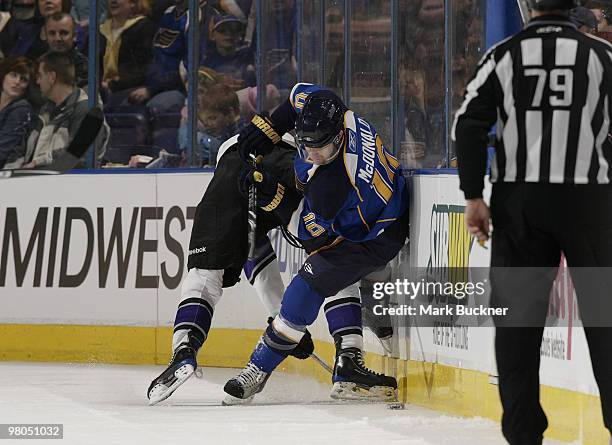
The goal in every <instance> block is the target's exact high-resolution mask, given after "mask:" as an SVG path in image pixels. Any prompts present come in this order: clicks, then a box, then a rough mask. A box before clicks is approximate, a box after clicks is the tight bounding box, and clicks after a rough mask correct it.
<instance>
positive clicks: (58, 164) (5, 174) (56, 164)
mask: <svg viewBox="0 0 612 445" xmlns="http://www.w3.org/2000/svg"><path fill="white" fill-rule="evenodd" d="M103 122H104V115H103V114H102V110H101V109H100V107H94V108H92V109H91V110H89V111H88V112H87V114H86V115H85V117H84V118H83V121H82V122H81V125H79V128H78V130H77V132H76V134H75V135H74V138H73V139H72V141H71V142H70V145H68V148H67V149H66V152H65V153H63V154H62V155H60V156H59V157H58V158H57V159H55V160H54V161H53V162H52V163H51V164H50V165H48V166H45V168H44V169H39V170H37V169H35V168H34V169H14V170H0V179H9V178H23V177H27V176H45V175H61V174H62V173H66V172H67V171H68V170H71V169H72V168H74V166H75V165H76V164H77V162H79V160H80V159H81V158H82V157H83V155H84V154H85V153H86V152H87V149H88V148H89V146H90V145H91V144H92V143H93V141H94V140H95V139H96V136H98V133H99V131H100V128H102V123H103Z"/></svg>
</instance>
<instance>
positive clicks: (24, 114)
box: [0, 57, 33, 168]
mask: <svg viewBox="0 0 612 445" xmlns="http://www.w3.org/2000/svg"><path fill="white" fill-rule="evenodd" d="M31 77H32V65H31V63H30V61H29V60H28V59H26V58H25V57H9V58H7V59H4V60H3V61H2V62H0V85H1V87H0V168H2V167H4V164H5V163H6V161H7V159H8V158H9V157H10V155H11V154H12V153H14V152H15V151H16V150H17V149H18V147H20V146H22V145H23V144H24V142H25V139H26V137H27V134H28V132H29V131H30V127H31V125H32V114H33V112H32V106H31V105H30V104H29V103H28V101H27V100H26V99H25V96H26V93H27V90H28V85H29V83H30V79H31Z"/></svg>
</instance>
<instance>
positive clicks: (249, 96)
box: [236, 83, 281, 122]
mask: <svg viewBox="0 0 612 445" xmlns="http://www.w3.org/2000/svg"><path fill="white" fill-rule="evenodd" d="M236 95H238V101H239V102H240V117H241V118H242V119H244V120H245V121H247V122H250V121H251V119H252V118H253V116H255V115H256V114H257V87H248V88H243V89H241V90H238V91H236ZM280 104H281V95H280V91H278V88H276V86H275V85H273V84H271V83H269V84H268V85H266V96H265V97H264V103H263V109H264V110H266V111H267V112H268V113H273V112H274V110H276V108H277V107H278V106H279V105H280Z"/></svg>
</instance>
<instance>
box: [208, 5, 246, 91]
mask: <svg viewBox="0 0 612 445" xmlns="http://www.w3.org/2000/svg"><path fill="white" fill-rule="evenodd" d="M245 30H246V24H245V23H244V22H243V21H242V20H240V19H239V18H238V17H235V16H233V15H229V14H218V15H216V16H215V17H214V18H213V21H212V27H211V31H210V40H211V42H212V44H211V45H209V46H208V48H207V49H206V53H205V56H204V60H202V63H201V64H202V65H204V66H206V67H208V68H212V69H214V70H215V71H218V72H220V73H225V74H226V75H227V76H228V77H231V78H233V79H235V80H236V81H237V82H236V86H237V88H235V89H237V90H238V89H241V88H244V87H250V86H254V85H256V84H257V79H256V75H255V55H254V53H253V50H252V49H251V48H250V47H249V46H245V45H244V33H245Z"/></svg>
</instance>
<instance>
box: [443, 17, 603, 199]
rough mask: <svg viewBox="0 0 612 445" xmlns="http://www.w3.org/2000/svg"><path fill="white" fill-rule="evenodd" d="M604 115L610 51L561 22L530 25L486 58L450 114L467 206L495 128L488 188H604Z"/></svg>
mask: <svg viewBox="0 0 612 445" xmlns="http://www.w3.org/2000/svg"><path fill="white" fill-rule="evenodd" d="M611 110H612V46H611V45H610V44H609V43H608V42H606V41H604V40H601V39H597V38H595V37H592V36H589V35H586V34H583V33H581V32H580V31H578V30H577V29H576V27H575V26H574V25H573V24H572V23H571V22H570V21H569V20H568V19H567V18H565V17H560V16H544V17H539V18H536V19H533V20H532V21H530V22H529V24H528V25H527V26H526V28H525V29H524V30H523V31H521V32H520V33H518V34H516V35H514V36H512V37H510V38H508V39H506V40H504V41H502V42H501V43H499V44H497V45H496V46H494V47H493V48H491V49H490V50H489V51H488V52H487V53H486V54H485V56H484V57H483V58H482V60H481V61H480V63H479V65H478V69H477V72H476V75H475V76H474V78H473V79H472V80H471V81H470V83H469V84H468V86H467V89H466V94H465V100H464V102H463V105H462V106H461V108H460V109H459V110H458V111H457V114H456V117H455V123H454V125H453V131H452V138H453V140H455V141H456V150H457V158H458V163H459V177H460V180H461V189H462V190H463V191H464V193H465V197H466V199H470V198H478V197H481V196H482V190H483V188H484V176H485V174H486V163H487V150H486V147H487V141H488V138H487V135H488V132H489V130H490V129H491V127H492V126H493V124H495V123H497V144H496V150H495V157H494V159H493V161H492V163H491V182H540V183H556V184H563V183H566V184H609V183H611V182H612V181H611V179H612V143H611V140H610V137H609V133H610V115H611V114H612V112H611Z"/></svg>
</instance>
